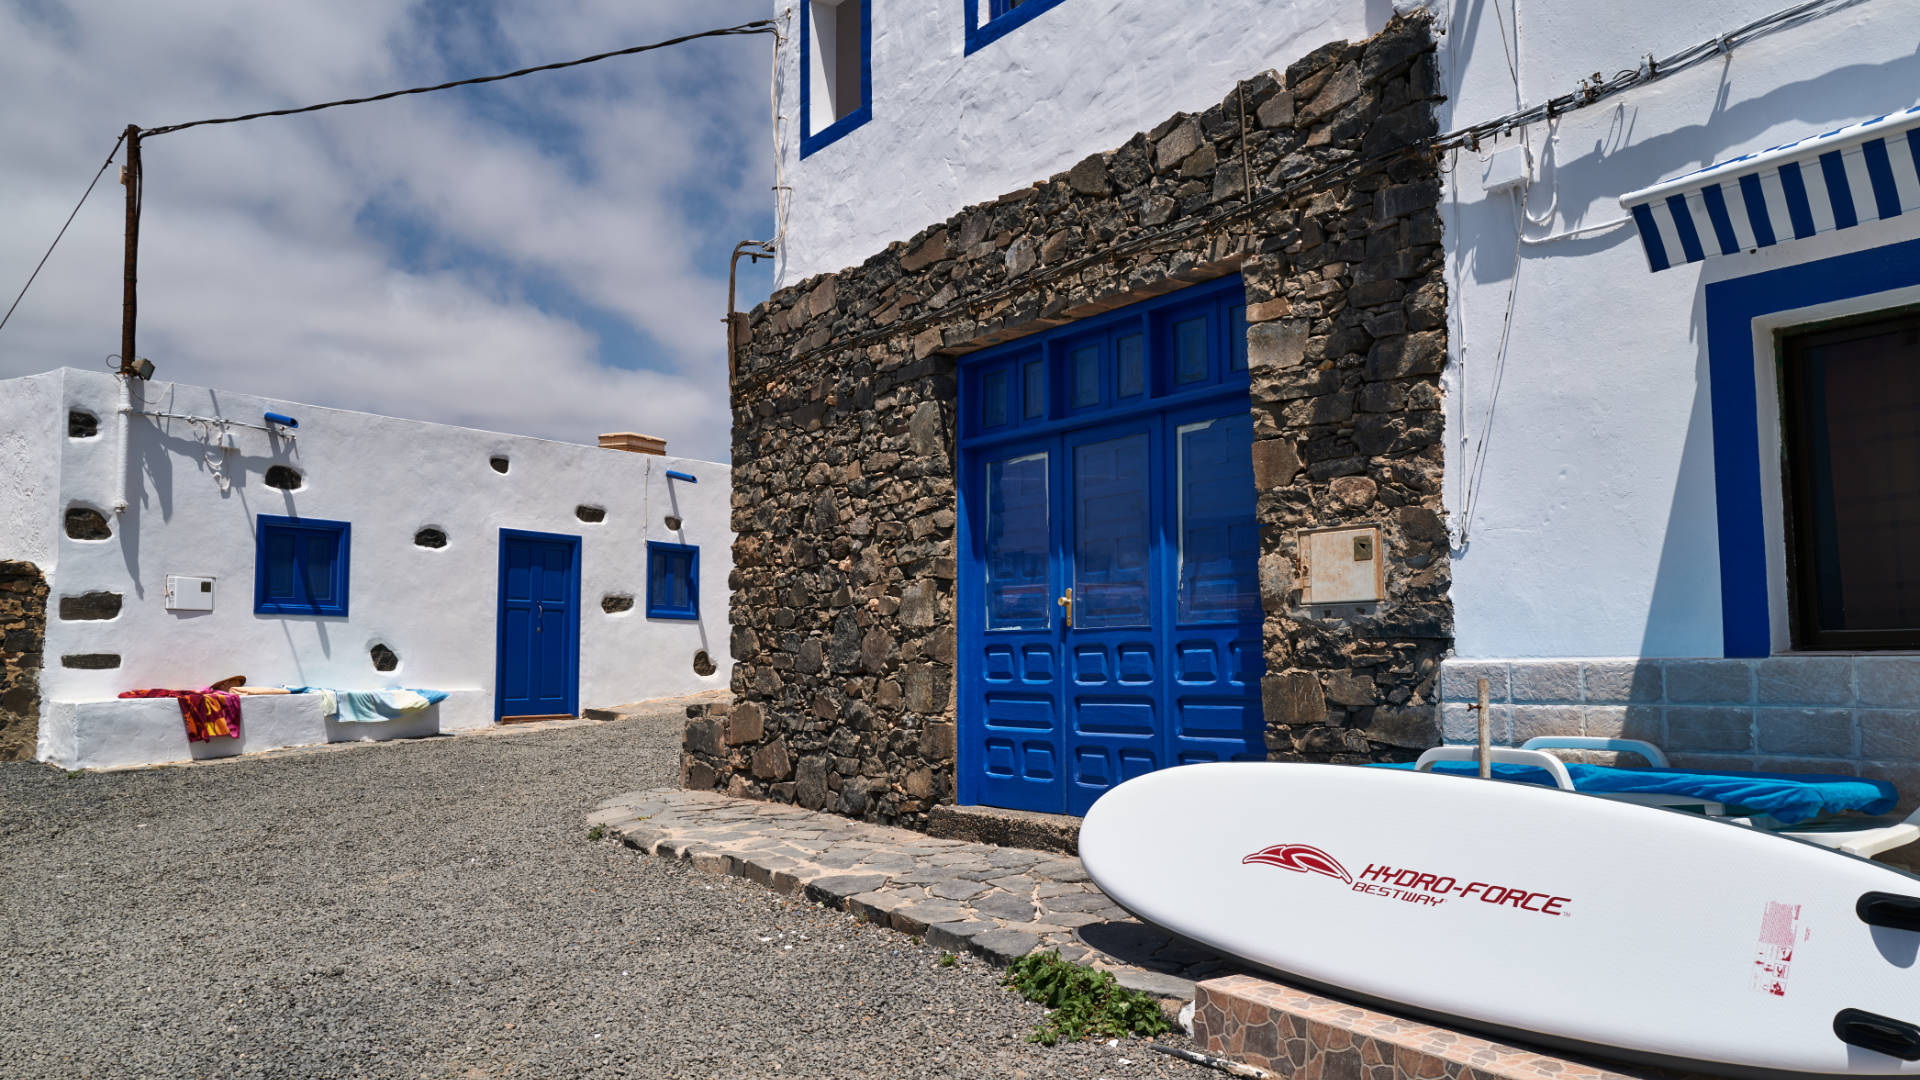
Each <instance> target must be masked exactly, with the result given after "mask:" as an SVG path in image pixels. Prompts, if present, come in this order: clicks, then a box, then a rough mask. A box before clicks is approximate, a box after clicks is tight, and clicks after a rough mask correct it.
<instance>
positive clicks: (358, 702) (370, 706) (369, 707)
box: [287, 686, 447, 724]
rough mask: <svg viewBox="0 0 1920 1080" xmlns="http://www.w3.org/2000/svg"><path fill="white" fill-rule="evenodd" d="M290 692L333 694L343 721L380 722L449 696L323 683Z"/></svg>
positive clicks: (437, 692) (414, 710)
mask: <svg viewBox="0 0 1920 1080" xmlns="http://www.w3.org/2000/svg"><path fill="white" fill-rule="evenodd" d="M287 692H288V693H293V694H332V695H333V696H334V699H335V702H336V703H337V708H338V710H339V712H338V717H337V718H338V719H339V721H340V722H341V723H343V724H378V723H383V722H385V721H388V720H397V719H399V718H401V717H403V716H406V715H407V714H408V713H412V712H417V711H419V710H421V709H424V708H426V707H427V706H429V705H435V704H438V703H440V702H442V701H445V700H446V698H447V692H446V691H445V690H411V689H404V690H403V689H400V688H398V687H394V688H390V689H386V690H329V689H327V688H326V687H322V686H289V687H287ZM415 695H418V696H417V697H416V696H415ZM422 699H424V700H422ZM327 718H328V719H329V720H331V719H335V718H336V717H335V715H334V714H332V713H329V714H328V716H327Z"/></svg>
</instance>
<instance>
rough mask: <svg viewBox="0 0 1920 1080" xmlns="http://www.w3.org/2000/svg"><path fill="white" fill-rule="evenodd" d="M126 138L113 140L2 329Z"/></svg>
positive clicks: (3, 317) (9, 310)
mask: <svg viewBox="0 0 1920 1080" xmlns="http://www.w3.org/2000/svg"><path fill="white" fill-rule="evenodd" d="M126 139H127V135H126V132H121V133H120V137H119V138H118V139H115V140H113V149H111V150H109V151H107V160H105V161H103V162H101V163H100V172H96V173H94V174H93V179H92V180H91V181H90V182H89V183H88V184H87V190H86V191H84V192H82V193H81V194H80V201H79V202H77V203H74V204H73V213H71V214H68V215H67V220H66V222H65V224H63V225H61V226H60V231H59V232H58V233H56V234H54V237H53V243H51V244H48V245H47V253H46V254H45V255H42V256H40V262H39V263H38V264H36V265H35V266H34V268H33V273H31V274H28V275H27V283H26V284H25V285H22V286H20V295H19V296H16V297H14V298H13V305H12V306H11V307H9V308H7V313H6V314H5V315H0V329H5V327H6V325H7V320H8V319H11V318H13V309H14V308H17V307H19V306H20V301H21V299H22V298H23V297H25V296H26V295H27V290H28V289H31V288H33V279H34V278H37V277H39V276H40V268H41V267H42V266H45V265H47V259H48V258H50V257H51V256H52V255H53V249H54V248H57V247H59V246H60V238H61V237H63V236H65V235H67V226H68V225H71V224H73V219H74V218H75V217H76V216H78V215H79V213H80V208H81V207H82V206H85V205H86V203H87V196H88V195H91V194H93V185H94V184H98V183H99V182H100V174H101V173H104V172H106V171H107V166H109V165H111V164H113V156H114V155H115V154H118V153H119V152H120V144H121V143H123V142H125V141H126Z"/></svg>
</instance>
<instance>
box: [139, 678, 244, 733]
mask: <svg viewBox="0 0 1920 1080" xmlns="http://www.w3.org/2000/svg"><path fill="white" fill-rule="evenodd" d="M120 696H121V697H123V698H162V697H170V698H173V699H174V700H176V701H178V702H179V703H180V718H181V719H182V720H184V721H185V722H186V725H187V741H188V742H208V741H210V740H212V739H214V738H216V737H220V738H232V739H237V738H239V737H240V695H238V694H235V693H232V692H231V691H226V690H128V691H126V692H125V693H122V694H121V695H120Z"/></svg>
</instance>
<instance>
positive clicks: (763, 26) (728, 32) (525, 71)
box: [140, 19, 779, 139]
mask: <svg viewBox="0 0 1920 1080" xmlns="http://www.w3.org/2000/svg"><path fill="white" fill-rule="evenodd" d="M742 34H773V35H775V36H776V37H777V36H778V35H779V31H778V30H777V29H776V28H775V27H774V25H773V20H772V19H755V20H754V21H753V22H747V23H741V24H740V25H738V26H727V27H721V28H719V29H716V30H702V31H700V32H699V33H697V34H682V35H681V36H679V37H676V38H668V39H667V40H665V41H656V42H653V43H651V44H648V45H634V46H631V47H629V48H625V49H614V50H613V51H611V52H603V53H595V54H593V55H592V56H583V57H581V58H579V59H578V60H562V61H560V62H558V63H553V64H540V65H537V66H535V67H529V68H521V69H520V70H518V71H508V72H504V73H502V74H499V75H481V76H478V77H476V78H472V79H456V80H455V81H453V82H444V83H438V84H436V85H433V86H415V87H412V88H410V89H406V90H389V91H387V92H386V93H384V94H374V95H372V96H370V97H358V98H345V99H343V100H340V101H324V102H321V103H320V104H318V105H303V106H301V107H300V108H297V109H269V110H266V111H264V112H255V113H247V114H246V115H244V116H223V117H219V118H217V119H212V120H189V121H188V122H186V123H184V124H163V125H161V126H160V127H155V128H148V129H146V130H145V131H142V132H141V133H140V137H141V138H142V139H149V138H152V137H153V136H155V135H169V134H172V133H173V132H176V131H185V130H187V129H188V128H196V127H204V126H206V125H208V124H237V123H240V122H241V121H243V120H259V119H262V118H264V117H269V116H293V115H296V114H298V113H310V112H319V111H320V110H322V109H337V108H339V107H341V106H342V105H365V104H367V103H369V102H374V101H386V100H388V99H389V98H397V97H405V96H407V95H408V94H431V93H433V92H434V91H436V90H451V89H453V88H454V87H457V86H477V85H479V84H481V83H491V82H500V81H501V80H503V79H517V78H519V77H520V76H522V75H532V74H535V73H537V72H542V71H558V70H560V69H561V68H570V67H579V66H580V65H582V64H592V63H597V62H598V61H601V60H610V59H612V58H614V57H616V56H632V55H634V54H635V53H643V52H652V51H653V50H655V49H664V48H667V47H668V46H670V45H684V44H686V43H687V42H689V41H698V40H699V39H701V38H710V37H734V36H738V35H742Z"/></svg>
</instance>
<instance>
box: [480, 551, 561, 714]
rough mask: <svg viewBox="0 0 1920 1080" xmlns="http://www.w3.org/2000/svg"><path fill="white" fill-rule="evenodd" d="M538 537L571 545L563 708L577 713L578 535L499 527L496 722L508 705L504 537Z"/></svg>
mask: <svg viewBox="0 0 1920 1080" xmlns="http://www.w3.org/2000/svg"><path fill="white" fill-rule="evenodd" d="M509 540H539V541H543V542H546V543H552V544H566V545H567V546H569V547H571V548H572V549H573V555H572V558H571V559H570V560H569V561H568V563H569V570H568V574H567V591H568V592H569V593H570V594H571V595H572V596H573V618H572V619H570V620H568V622H567V707H566V711H567V712H569V713H573V714H574V715H576V716H577V715H579V713H580V577H581V574H580V557H581V546H580V538H579V537H578V536H572V535H569V534H567V533H547V532H532V531H530V530H527V529H501V530H500V538H499V547H500V555H499V562H500V569H499V573H498V575H497V576H496V577H495V579H494V594H493V595H494V601H493V718H494V721H495V722H498V721H499V719H500V718H501V717H502V716H505V715H506V705H507V698H506V694H507V677H506V676H507V673H506V671H505V667H506V663H507V541H509Z"/></svg>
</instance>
